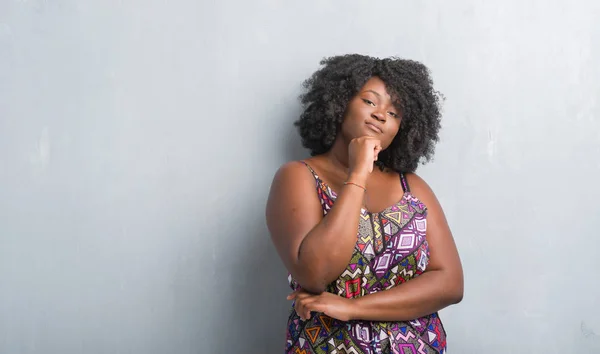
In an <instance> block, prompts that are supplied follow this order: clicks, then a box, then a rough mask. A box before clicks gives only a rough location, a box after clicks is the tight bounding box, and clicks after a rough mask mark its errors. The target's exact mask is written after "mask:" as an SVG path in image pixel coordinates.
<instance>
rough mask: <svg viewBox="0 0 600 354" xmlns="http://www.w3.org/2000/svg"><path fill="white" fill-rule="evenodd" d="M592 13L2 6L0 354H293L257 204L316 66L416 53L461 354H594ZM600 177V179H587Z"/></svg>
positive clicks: (291, 152) (313, 1) (580, 8)
mask: <svg viewBox="0 0 600 354" xmlns="http://www.w3.org/2000/svg"><path fill="white" fill-rule="evenodd" d="M599 18H600V3H599V2H598V1H594V0H580V1H574V2H567V1H555V0H548V1H534V0H525V1H523V0H520V1H517V0H505V1H496V2H493V1H485V2H484V1H475V0H457V1H451V2H449V1H440V0H427V1H410V2H406V1H387V0H381V1H369V2H366V1H324V0H319V1H317V0H306V1H295V2H290V1H274V0H257V1H220V2H217V1H198V0H196V1H191V0H175V1H163V0H146V1H139V0H137V1H136V0H102V1H99V0H97V1H92V0H90V1H77V0H0V353H7V354H12V353H19V354H20V353H22V354H32V353H51V354H53V353H62V354H76V353H77V354H79V353H90V354H95V353H99V354H100V353H144V354H154V353H156V354H159V353H177V354H179V353H181V354H184V353H251V354H254V353H257V354H258V353H281V352H283V350H282V349H283V346H284V331H285V322H286V317H287V313H288V310H289V306H290V304H289V303H288V302H287V301H286V300H285V296H286V295H287V293H288V288H287V284H286V271H285V269H284V268H283V265H282V264H281V262H280V260H279V259H278V257H277V255H276V253H275V250H274V248H273V247H272V245H271V241H270V239H269V235H268V233H267V230H266V226H265V222H264V206H265V200H266V196H267V192H268V188H269V185H270V182H271V178H272V176H273V173H274V172H275V170H276V169H277V167H278V166H279V165H280V164H282V163H283V162H285V161H287V160H290V159H297V158H301V157H303V156H305V154H306V153H305V151H304V150H303V149H302V148H301V147H300V144H299V139H298V137H297V135H296V132H295V130H294V128H293V126H292V121H293V120H294V119H295V118H296V117H297V115H298V113H299V110H300V106H299V104H298V101H297V99H296V98H297V95H298V94H299V93H300V89H301V82H302V80H304V79H305V78H306V77H307V76H308V75H309V74H310V73H312V72H313V71H314V70H315V69H316V68H317V67H318V61H319V60H320V59H321V58H322V57H325V56H330V55H335V54H344V53H355V52H356V53H363V54H370V55H375V56H392V55H393V56H400V57H404V58H411V59H416V60H420V61H423V62H424V63H425V64H426V65H428V66H429V67H430V68H431V71H432V75H433V77H434V80H435V83H436V86H437V88H438V89H439V90H440V91H442V92H443V93H444V94H445V96H446V102H445V106H444V107H445V108H444V121H443V130H442V140H441V142H440V144H439V145H438V148H437V154H436V158H435V161H434V162H433V163H431V164H429V165H427V166H425V167H423V168H421V169H420V170H419V173H420V174H421V176H423V177H424V178H425V179H426V180H427V181H428V182H429V183H430V185H431V186H432V187H433V189H434V190H435V192H436V193H437V195H438V197H439V199H440V200H441V202H442V205H443V206H444V209H445V211H446V213H447V216H448V219H449V222H450V224H451V227H452V229H453V232H454V235H455V238H456V242H457V244H458V247H459V250H460V253H461V257H462V260H463V265H464V269H465V281H466V283H465V298H464V300H463V302H462V303H460V304H459V305H457V306H454V307H452V308H449V309H446V310H444V311H442V313H441V315H442V317H443V320H444V323H445V325H446V329H447V331H448V338H449V350H450V353H466V354H469V353H600V276H598V274H597V270H598V269H599V268H600V257H599V253H600V251H599V250H600V237H599V232H598V230H599V226H600V221H599V220H598V218H597V217H598V215H599V212H600V208H599V207H598V204H597V203H596V202H597V201H598V198H600V188H599V187H598V180H600V118H599V117H600V105H599V103H598V97H599V95H600V65H598V63H600V25H599V24H598V23H599V22H598V19H599ZM594 181H596V182H594Z"/></svg>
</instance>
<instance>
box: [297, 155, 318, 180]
mask: <svg viewBox="0 0 600 354" xmlns="http://www.w3.org/2000/svg"><path fill="white" fill-rule="evenodd" d="M300 162H302V163H303V164H304V166H306V167H307V168H308V170H309V171H310V173H312V175H313V177H314V178H315V179H316V180H317V181H320V180H321V179H320V178H319V176H318V175H317V173H316V172H315V170H313V168H312V167H310V165H309V164H307V163H306V161H304V160H300Z"/></svg>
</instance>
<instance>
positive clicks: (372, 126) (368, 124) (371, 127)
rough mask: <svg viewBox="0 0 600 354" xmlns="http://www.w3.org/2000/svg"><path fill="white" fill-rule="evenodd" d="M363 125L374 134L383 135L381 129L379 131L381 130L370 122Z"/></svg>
mask: <svg viewBox="0 0 600 354" xmlns="http://www.w3.org/2000/svg"><path fill="white" fill-rule="evenodd" d="M365 124H366V125H367V127H368V128H369V129H371V130H372V131H374V132H375V133H379V134H381V133H383V129H381V128H380V127H379V126H377V125H376V124H374V123H371V122H366V123H365Z"/></svg>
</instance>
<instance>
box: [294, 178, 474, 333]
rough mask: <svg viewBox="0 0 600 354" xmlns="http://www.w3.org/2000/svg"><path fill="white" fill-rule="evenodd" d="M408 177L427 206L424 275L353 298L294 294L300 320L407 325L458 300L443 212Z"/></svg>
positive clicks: (455, 259)
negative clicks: (316, 317) (320, 316)
mask: <svg viewBox="0 0 600 354" xmlns="http://www.w3.org/2000/svg"><path fill="white" fill-rule="evenodd" d="M407 177H408V182H409V184H410V186H411V191H412V193H413V194H414V195H415V196H416V197H417V198H419V199H420V200H421V201H422V202H423V203H425V205H427V208H428V213H427V236H426V237H427V241H428V243H429V248H430V263H429V265H428V266H427V270H426V271H425V273H423V274H421V275H420V276H418V277H416V278H414V279H411V280H409V281H407V282H406V283H403V284H400V285H398V286H396V287H394V288H392V289H389V290H385V291H380V292H377V293H373V294H369V295H366V296H363V297H360V298H356V299H352V300H348V299H345V298H342V297H339V296H335V295H334V296H330V295H329V294H322V295H320V296H310V295H308V294H304V293H295V294H293V295H291V296H290V297H289V299H296V311H297V312H298V314H299V315H300V316H301V317H302V318H309V317H310V311H317V312H324V313H325V314H327V315H329V316H331V317H334V318H337V319H340V320H349V319H354V320H367V321H408V320H413V319H415V318H419V317H422V316H426V315H429V314H432V313H434V312H437V311H439V310H441V309H443V308H444V307H446V306H449V305H452V304H455V303H458V302H460V301H461V300H462V296H463V272H462V266H461V262H460V258H459V256H458V251H457V249H456V245H455V244H454V240H453V238H452V233H451V232H450V228H449V227H448V223H447V221H446V217H445V216H444V212H443V211H442V208H441V206H440V204H439V202H438V200H437V198H436V197H435V195H434V194H433V192H432V191H431V189H430V188H429V186H428V185H427V184H426V183H425V181H423V180H422V179H421V178H419V177H418V176H416V175H414V174H411V175H409V176H407Z"/></svg>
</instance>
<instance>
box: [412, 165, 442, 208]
mask: <svg viewBox="0 0 600 354" xmlns="http://www.w3.org/2000/svg"><path fill="white" fill-rule="evenodd" d="M404 175H405V176H406V182H407V183H408V185H409V187H410V192H411V194H412V195H414V196H415V197H417V198H419V200H420V201H422V202H423V203H425V205H426V206H427V207H428V208H431V207H439V202H438V200H437V197H436V196H435V193H434V192H433V190H432V189H431V187H430V186H429V184H427V182H425V180H424V179H423V178H421V177H420V176H419V175H417V174H416V173H405V174H404Z"/></svg>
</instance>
